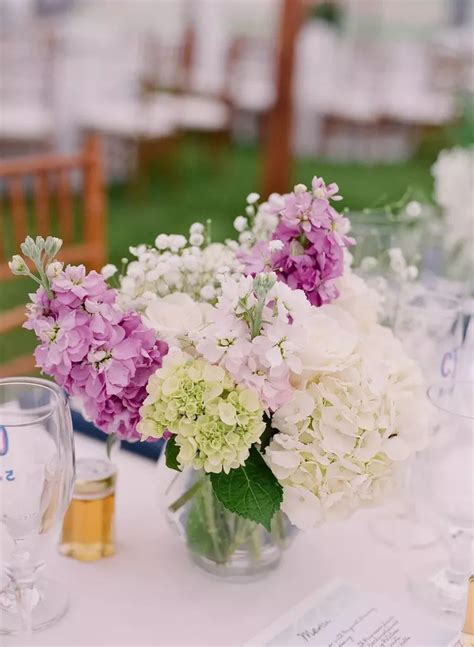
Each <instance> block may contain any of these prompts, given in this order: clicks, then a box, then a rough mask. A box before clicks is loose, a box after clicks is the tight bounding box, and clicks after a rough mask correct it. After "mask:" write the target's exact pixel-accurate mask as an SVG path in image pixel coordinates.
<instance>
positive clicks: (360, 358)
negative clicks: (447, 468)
mask: <svg viewBox="0 0 474 647" xmlns="http://www.w3.org/2000/svg"><path fill="white" fill-rule="evenodd" d="M343 281H344V282H345V286H344V287H345V288H346V298H345V299H344V298H342V299H341V300H339V301H338V302H337V305H336V304H331V305H327V306H325V307H324V308H319V309H313V310H312V312H311V316H310V318H309V319H308V321H307V323H306V331H307V333H306V338H305V339H303V340H302V347H303V348H304V354H303V355H302V357H301V361H302V364H303V371H302V372H301V373H300V374H299V375H294V376H293V378H292V385H293V387H294V392H293V395H292V397H291V399H290V400H289V401H288V402H287V403H285V404H283V405H282V406H281V407H280V408H279V409H278V410H277V411H275V413H274V415H273V421H272V425H273V427H274V428H276V429H278V431H279V432H280V433H277V434H275V436H273V439H272V441H271V443H270V445H269V447H268V449H267V452H266V459H267V462H268V464H269V466H270V467H271V469H272V471H273V472H274V474H275V475H276V477H277V478H278V479H279V481H280V482H281V484H282V485H283V492H284V497H283V505H282V510H284V512H286V514H287V515H288V517H289V519H290V521H291V522H292V523H294V524H295V525H297V526H298V527H300V528H303V529H304V528H310V527H313V526H315V525H318V524H319V523H322V522H323V521H325V520H327V519H331V518H341V517H344V516H347V515H348V514H350V513H351V512H352V511H353V510H355V509H356V508H358V507H361V506H372V505H376V504H377V503H380V501H381V500H382V499H383V498H384V497H385V496H386V495H387V493H388V492H390V491H391V490H392V489H393V487H394V485H395V483H396V481H397V478H398V467H399V465H400V461H402V460H405V459H406V458H407V457H408V456H409V455H411V454H412V453H413V452H415V451H417V450H419V449H420V448H422V447H423V446H424V444H425V442H426V432H425V430H424V429H423V418H424V417H423V415H422V412H420V409H422V408H423V402H424V399H423V396H422V388H421V385H422V378H421V374H420V372H419V370H418V367H417V366H416V364H415V363H414V362H412V361H411V360H410V359H409V358H408V357H407V355H406V353H405V352H404V350H403V348H402V346H401V344H400V343H399V342H398V340H396V339H395V338H394V336H393V334H392V332H391V331H390V330H389V329H388V328H384V327H383V326H380V325H379V324H377V323H376V310H375V303H373V302H371V299H372V296H371V295H370V294H369V293H368V291H367V288H365V289H364V285H365V284H364V282H363V281H362V280H361V279H358V278H357V277H355V276H354V275H353V274H350V273H349V274H346V276H345V277H344V279H343ZM351 283H354V285H353V286H351ZM342 287H343V286H342V285H341V288H342ZM342 294H343V295H344V291H342ZM371 303H372V305H373V306H374V307H372V306H371Z"/></svg>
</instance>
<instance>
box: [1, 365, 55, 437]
mask: <svg viewBox="0 0 474 647" xmlns="http://www.w3.org/2000/svg"><path fill="white" fill-rule="evenodd" d="M22 385H23V386H34V387H37V388H39V389H43V391H49V392H50V393H53V394H54V396H55V401H54V403H53V402H50V403H48V404H45V405H43V406H42V407H38V409H45V408H47V409H48V411H47V412H46V413H44V414H43V415H40V416H39V417H37V418H34V419H30V420H28V421H25V422H13V423H9V422H6V423H2V420H1V408H0V426H4V427H28V426H30V425H33V424H37V423H39V422H43V421H44V420H47V419H48V418H50V417H51V416H52V415H53V413H54V412H55V411H56V410H57V409H58V407H59V405H60V403H61V401H63V402H65V401H66V399H67V396H66V392H65V391H64V390H63V389H62V388H61V387H60V386H58V385H57V384H56V383H55V382H51V381H49V380H45V379H42V378H39V377H4V378H0V390H1V389H2V387H8V386H22ZM0 406H1V405H0Z"/></svg>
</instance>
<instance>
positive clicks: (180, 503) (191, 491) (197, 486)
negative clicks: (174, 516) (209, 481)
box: [168, 478, 205, 512]
mask: <svg viewBox="0 0 474 647" xmlns="http://www.w3.org/2000/svg"><path fill="white" fill-rule="evenodd" d="M204 481H205V478H202V479H200V480H199V481H196V482H195V483H193V485H192V486H191V487H190V488H189V490H186V492H185V493H184V494H182V495H181V496H180V497H179V498H178V499H176V501H174V502H173V503H172V504H171V505H170V506H169V508H168V509H169V510H170V511H171V512H177V511H178V510H179V509H180V508H182V507H183V505H184V504H185V503H187V502H188V501H189V500H190V499H192V498H193V496H194V495H195V494H196V492H198V491H199V490H200V489H201V487H202V486H203V485H204Z"/></svg>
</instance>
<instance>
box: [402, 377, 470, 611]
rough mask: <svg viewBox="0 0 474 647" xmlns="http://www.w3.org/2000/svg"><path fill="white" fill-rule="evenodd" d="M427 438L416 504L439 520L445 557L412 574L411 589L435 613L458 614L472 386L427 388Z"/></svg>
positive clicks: (466, 540)
mask: <svg viewBox="0 0 474 647" xmlns="http://www.w3.org/2000/svg"><path fill="white" fill-rule="evenodd" d="M428 400H429V402H430V403H431V408H432V413H433V419H432V431H433V435H432V439H431V443H430V445H429V447H428V448H427V449H426V450H425V451H424V452H422V453H421V454H420V456H419V460H418V462H417V472H418V479H419V482H420V488H421V491H420V499H421V501H422V502H423V503H424V505H425V506H426V509H427V510H429V511H431V513H433V514H435V515H436V516H437V517H438V518H441V519H442V521H443V522H444V526H445V529H446V531H447V535H448V536H449V540H450V541H449V549H450V550H449V558H448V560H446V562H445V563H443V562H437V563H434V564H428V565H427V566H423V567H420V568H417V569H415V571H414V572H413V573H412V577H411V580H410V581H411V587H412V590H413V591H414V592H415V593H416V594H417V595H418V596H419V597H421V598H422V599H424V600H425V601H426V602H428V604H429V605H430V606H431V607H432V608H433V609H435V610H436V611H438V612H444V613H447V614H454V615H456V616H457V615H461V614H463V613H464V609H465V604H466V602H465V598H466V586H467V581H468V578H469V576H470V575H471V574H472V573H473V572H474V570H473V568H474V382H454V383H451V384H449V383H447V382H443V383H440V384H435V385H433V386H431V387H430V388H429V389H428Z"/></svg>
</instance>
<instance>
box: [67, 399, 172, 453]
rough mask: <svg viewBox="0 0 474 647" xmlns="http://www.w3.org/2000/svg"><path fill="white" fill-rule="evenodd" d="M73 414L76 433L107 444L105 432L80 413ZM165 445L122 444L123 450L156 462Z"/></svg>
mask: <svg viewBox="0 0 474 647" xmlns="http://www.w3.org/2000/svg"><path fill="white" fill-rule="evenodd" d="M71 413H72V423H73V426H74V431H78V432H79V433H81V434H84V435H86V436H89V437H90V438H95V439H97V440H102V441H103V442H104V443H105V441H106V440H107V434H104V432H103V431H100V429H97V427H94V425H93V424H92V422H88V421H87V420H85V419H84V418H83V417H82V416H81V414H80V413H79V412H77V411H74V410H73V411H72V412H71ZM163 445H164V441H163V440H157V441H155V442H152V443H151V442H144V443H140V442H136V443H127V442H125V441H124V442H122V443H121V448H122V449H125V450H126V451H128V452H133V453H134V454H138V455H139V456H143V457H144V458H149V459H151V460H154V461H156V460H157V459H158V457H159V456H160V454H161V451H162V449H163Z"/></svg>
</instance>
